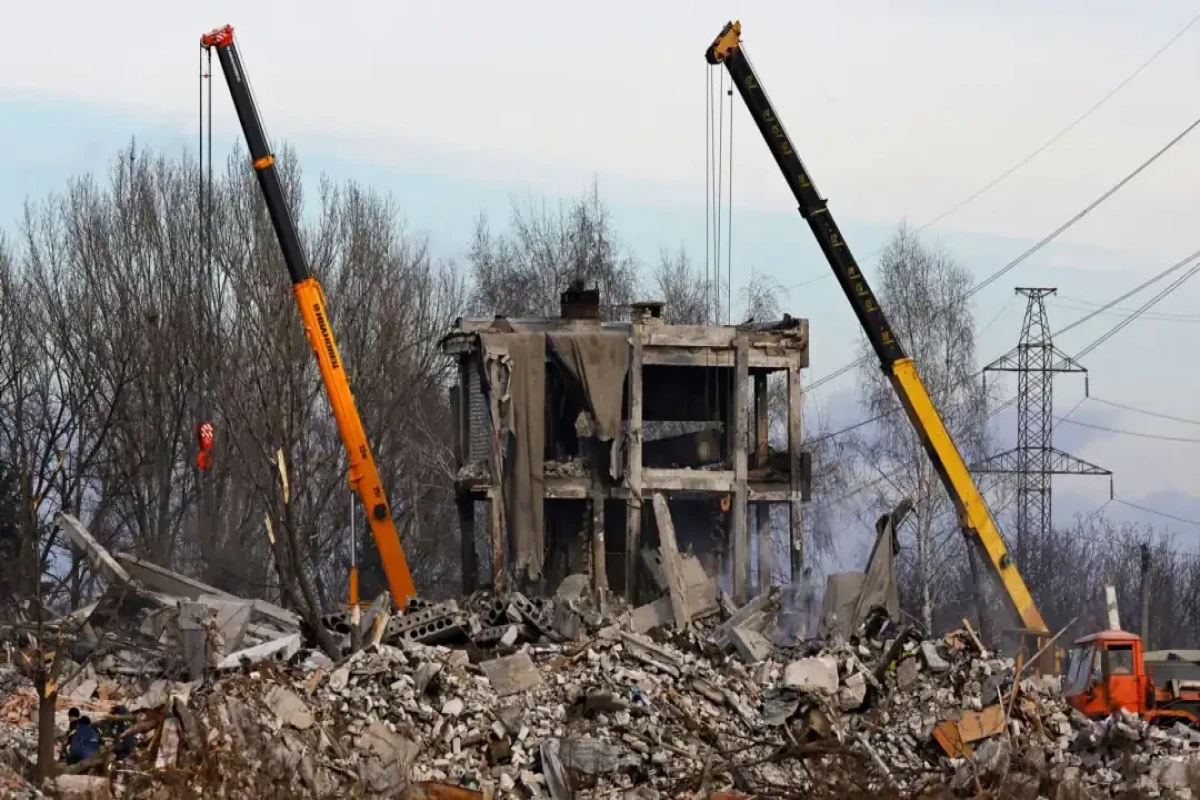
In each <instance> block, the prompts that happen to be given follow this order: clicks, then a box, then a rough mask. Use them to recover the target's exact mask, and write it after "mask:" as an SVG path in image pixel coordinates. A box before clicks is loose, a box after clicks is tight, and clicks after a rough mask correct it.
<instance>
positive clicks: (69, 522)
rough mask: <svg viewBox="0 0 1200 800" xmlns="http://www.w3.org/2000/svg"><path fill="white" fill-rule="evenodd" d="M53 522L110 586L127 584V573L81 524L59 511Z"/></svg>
mask: <svg viewBox="0 0 1200 800" xmlns="http://www.w3.org/2000/svg"><path fill="white" fill-rule="evenodd" d="M54 520H55V522H57V523H58V527H60V528H62V530H63V531H65V532H66V534H67V536H68V537H69V538H70V539H71V542H72V543H74V545H75V546H76V547H78V548H79V549H80V550H82V551H83V552H84V553H85V554H87V557H88V560H89V561H90V562H92V567H93V568H94V569H95V570H96V572H97V573H99V574H100V575H101V576H103V578H104V579H105V580H106V581H108V582H109V584H110V585H113V584H115V585H119V586H125V585H127V584H128V583H129V573H128V572H126V571H125V569H124V568H123V567H122V566H121V565H120V564H119V563H117V560H116V559H114V558H113V557H112V556H111V555H110V554H109V552H108V550H106V549H105V548H104V547H103V546H101V544H100V543H99V542H97V541H96V539H95V538H94V537H93V536H92V534H91V533H89V532H88V529H87V528H85V527H84V526H83V523H82V522H80V521H79V520H77V519H75V517H73V516H71V515H70V514H68V513H67V512H65V511H59V512H58V513H57V514H56V515H55V516H54Z"/></svg>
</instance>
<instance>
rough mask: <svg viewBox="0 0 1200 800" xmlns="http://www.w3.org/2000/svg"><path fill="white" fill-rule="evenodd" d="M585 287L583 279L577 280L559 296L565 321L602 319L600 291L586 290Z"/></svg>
mask: <svg viewBox="0 0 1200 800" xmlns="http://www.w3.org/2000/svg"><path fill="white" fill-rule="evenodd" d="M584 285H585V284H584V282H583V279H582V278H576V279H575V280H573V281H571V285H570V286H568V287H567V290H566V291H565V292H563V293H562V294H560V295H559V307H560V309H561V316H562V318H563V319H600V290H599V289H585V288H583V287H584Z"/></svg>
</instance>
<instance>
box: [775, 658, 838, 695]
mask: <svg viewBox="0 0 1200 800" xmlns="http://www.w3.org/2000/svg"><path fill="white" fill-rule="evenodd" d="M783 685H784V686H786V687H787V688H789V689H795V690H797V691H801V692H815V693H819V694H824V695H830V696H832V695H835V694H837V691H838V666H837V660H836V659H834V658H833V657H831V656H815V657H813V658H802V659H800V660H799V661H793V662H792V663H790V664H788V665H787V667H785V668H784V671H783Z"/></svg>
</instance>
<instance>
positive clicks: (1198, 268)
mask: <svg viewBox="0 0 1200 800" xmlns="http://www.w3.org/2000/svg"><path fill="white" fill-rule="evenodd" d="M1197 272H1200V262H1197V263H1196V264H1194V265H1192V266H1191V267H1189V268H1188V271H1187V272H1185V273H1183V275H1181V276H1180V277H1178V278H1176V279H1175V280H1174V281H1173V282H1171V283H1170V284H1169V285H1168V286H1167V288H1165V289H1163V290H1162V291H1160V292H1159V293H1158V294H1156V295H1155V296H1154V297H1151V298H1150V299H1149V300H1147V301H1146V302H1145V303H1143V304H1142V306H1141V307H1140V308H1139V309H1138V310H1137V311H1136V312H1135V313H1134V314H1131V315H1130V316H1128V317H1126V318H1125V319H1123V320H1121V321H1120V322H1118V323H1117V324H1116V325H1114V326H1113V327H1112V328H1111V329H1110V330H1109V331H1108V332H1107V333H1105V334H1104V335H1103V336H1101V337H1100V338H1099V339H1097V340H1096V341H1094V342H1092V343H1091V344H1089V345H1088V346H1087V347H1085V348H1084V349H1083V350H1081V351H1079V353H1078V354H1077V355H1076V357H1077V358H1083V357H1084V356H1086V355H1087V354H1088V353H1090V352H1092V351H1093V350H1095V349H1096V348H1097V347H1099V346H1100V345H1102V344H1104V343H1105V342H1106V341H1108V340H1109V339H1110V338H1112V337H1113V336H1115V335H1117V333H1119V332H1120V331H1121V330H1122V329H1123V328H1124V327H1125V326H1126V325H1129V324H1130V323H1131V322H1133V321H1134V320H1135V319H1137V318H1138V316H1139V315H1141V313H1142V312H1143V311H1146V310H1147V309H1150V308H1153V307H1154V306H1155V304H1157V303H1158V302H1159V301H1160V300H1162V299H1163V298H1164V297H1166V296H1167V295H1169V294H1170V293H1171V292H1173V291H1175V290H1176V289H1178V288H1179V287H1180V286H1182V285H1183V284H1184V283H1185V282H1186V281H1187V280H1188V279H1189V278H1191V277H1192V276H1193V275H1195V274H1196V273H1197Z"/></svg>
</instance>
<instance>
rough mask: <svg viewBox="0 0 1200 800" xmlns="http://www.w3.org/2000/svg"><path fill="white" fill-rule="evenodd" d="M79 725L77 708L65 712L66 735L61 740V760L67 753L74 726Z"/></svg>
mask: <svg viewBox="0 0 1200 800" xmlns="http://www.w3.org/2000/svg"><path fill="white" fill-rule="evenodd" d="M78 725H79V709H78V708H72V709H71V710H70V711H68V712H67V737H66V739H64V740H63V745H62V753H60V754H59V759H60V760H61V761H66V760H67V754H68V752H69V751H70V747H71V736H72V735H73V734H74V733H75V728H76V727H77V726H78Z"/></svg>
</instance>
